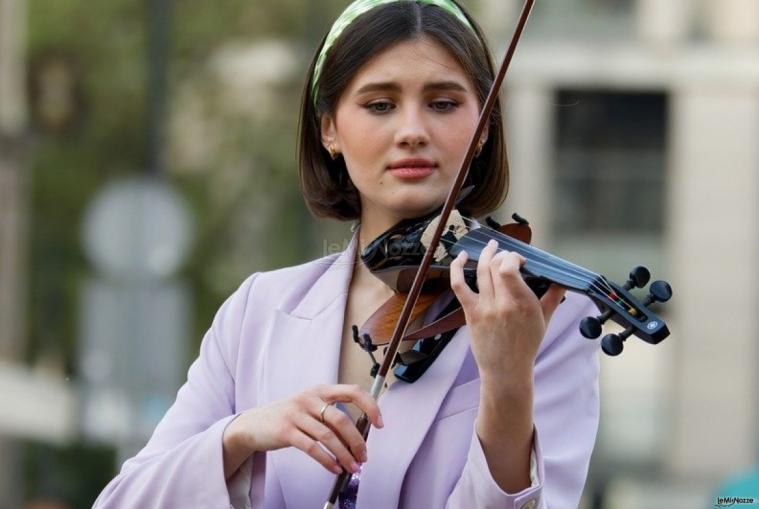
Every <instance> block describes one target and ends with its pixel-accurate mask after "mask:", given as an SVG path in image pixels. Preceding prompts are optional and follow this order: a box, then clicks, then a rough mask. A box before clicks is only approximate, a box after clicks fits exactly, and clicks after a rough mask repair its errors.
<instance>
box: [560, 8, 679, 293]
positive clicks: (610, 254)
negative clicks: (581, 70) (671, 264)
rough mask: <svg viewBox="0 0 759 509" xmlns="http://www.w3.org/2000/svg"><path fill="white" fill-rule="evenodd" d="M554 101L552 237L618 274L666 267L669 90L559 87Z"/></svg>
mask: <svg viewBox="0 0 759 509" xmlns="http://www.w3.org/2000/svg"><path fill="white" fill-rule="evenodd" d="M616 3H619V2H616ZM556 105H557V109H556V124H555V125H556V132H555V142H556V152H555V154H556V160H555V164H554V175H553V189H554V193H553V196H554V211H555V214H554V217H553V232H554V241H555V242H556V243H557V244H559V245H560V246H561V247H562V253H566V254H567V256H569V255H570V254H571V255H572V256H576V257H577V258H576V259H577V261H578V262H580V263H587V264H589V266H591V267H595V268H596V270H597V271H598V272H602V273H605V274H607V275H608V276H610V277H612V278H614V279H615V280H616V279H617V278H620V279H621V278H624V277H625V276H626V272H625V273H624V274H619V273H618V272H619V271H620V270H621V271H627V270H629V269H630V268H632V267H633V266H634V265H646V264H650V265H652V266H653V267H656V268H657V271H664V270H665V269H666V267H664V266H663V265H662V263H663V256H662V255H663V249H662V230H663V227H664V205H665V203H664V197H665V190H666V186H665V176H666V175H665V170H664V169H665V162H666V154H665V150H666V146H665V142H666V129H667V114H666V112H667V96H666V95H665V94H663V93H642V92H629V93H624V92H607V91H594V90H561V91H558V92H557V94H556ZM628 265H629V266H628ZM607 271H613V272H612V273H608V272H607ZM654 275H655V274H654Z"/></svg>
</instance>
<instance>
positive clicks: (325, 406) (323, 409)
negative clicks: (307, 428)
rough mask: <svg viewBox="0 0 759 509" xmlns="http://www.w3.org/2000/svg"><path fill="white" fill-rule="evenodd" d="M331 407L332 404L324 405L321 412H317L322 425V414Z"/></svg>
mask: <svg viewBox="0 0 759 509" xmlns="http://www.w3.org/2000/svg"><path fill="white" fill-rule="evenodd" d="M331 405H332V403H324V406H323V407H322V409H321V410H319V420H320V421H321V422H322V424H324V423H325V422H326V421H325V420H324V412H326V411H327V409H328V408H329V407H330V406H331Z"/></svg>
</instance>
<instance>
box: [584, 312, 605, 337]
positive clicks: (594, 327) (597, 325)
mask: <svg viewBox="0 0 759 509" xmlns="http://www.w3.org/2000/svg"><path fill="white" fill-rule="evenodd" d="M601 332H603V328H602V324H601V320H599V319H598V318H596V317H595V316H587V317H585V318H583V319H582V321H581V322H580V334H582V335H583V336H585V337H586V338H588V339H596V338H597V337H598V336H600V335H601Z"/></svg>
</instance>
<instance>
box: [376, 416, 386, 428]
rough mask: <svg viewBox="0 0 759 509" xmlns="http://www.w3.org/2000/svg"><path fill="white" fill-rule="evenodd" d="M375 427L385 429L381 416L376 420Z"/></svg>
mask: <svg viewBox="0 0 759 509" xmlns="http://www.w3.org/2000/svg"><path fill="white" fill-rule="evenodd" d="M377 427H378V428H384V427H385V421H383V420H382V416H381V415H380V416H379V417H378V418H377Z"/></svg>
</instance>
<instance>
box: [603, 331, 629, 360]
mask: <svg viewBox="0 0 759 509" xmlns="http://www.w3.org/2000/svg"><path fill="white" fill-rule="evenodd" d="M624 347H625V345H624V343H623V342H622V338H620V337H619V335H617V334H607V335H605V336H604V338H603V339H602V340H601V350H603V351H604V353H605V354H606V355H609V356H611V357H616V356H617V355H619V354H621V353H622V350H623V349H624Z"/></svg>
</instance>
